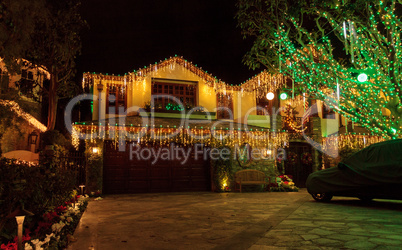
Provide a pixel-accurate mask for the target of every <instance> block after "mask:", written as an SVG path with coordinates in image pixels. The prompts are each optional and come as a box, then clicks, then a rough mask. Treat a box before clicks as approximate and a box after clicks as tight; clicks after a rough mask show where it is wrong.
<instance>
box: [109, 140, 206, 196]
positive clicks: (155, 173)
mask: <svg viewBox="0 0 402 250" xmlns="http://www.w3.org/2000/svg"><path fill="white" fill-rule="evenodd" d="M105 144H110V142H105ZM104 148H105V149H106V150H105V153H104V168H103V169H104V172H103V173H104V177H103V178H104V192H105V193H142V192H178V191H206V190H210V187H211V186H210V176H209V171H210V169H209V168H210V166H209V161H204V159H203V157H201V156H200V155H198V160H195V159H191V158H190V159H188V161H187V162H186V164H183V165H182V164H181V161H180V160H158V161H154V159H153V158H150V159H148V160H140V159H136V158H135V157H134V158H132V159H130V155H129V150H127V151H126V152H119V151H118V148H114V147H110V146H109V147H108V145H105V147H104ZM156 150H157V149H156ZM185 150H187V148H186V149H185ZM186 152H187V151H186Z"/></svg>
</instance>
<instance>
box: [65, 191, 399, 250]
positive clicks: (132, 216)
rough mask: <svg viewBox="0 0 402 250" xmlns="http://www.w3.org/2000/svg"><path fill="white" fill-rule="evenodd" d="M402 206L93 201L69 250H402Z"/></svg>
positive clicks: (248, 199) (205, 198) (223, 196)
mask: <svg viewBox="0 0 402 250" xmlns="http://www.w3.org/2000/svg"><path fill="white" fill-rule="evenodd" d="M401 212H402V203H400V202H398V201H396V202H395V201H374V202H373V203H371V204H364V203H362V202H360V201H359V200H356V199H351V198H334V200H333V202H331V203H328V204H323V203H318V202H314V201H312V199H311V197H310V196H309V195H308V194H307V192H306V191H305V190H303V189H301V190H300V191H299V192H295V193H277V192H263V193H163V194H133V195H110V196H106V197H105V198H104V199H103V200H100V201H91V202H90V203H89V205H88V208H87V210H86V212H85V213H84V215H83V217H82V219H81V222H80V223H79V225H78V228H77V230H76V232H75V234H74V237H75V238H76V239H77V241H76V242H73V243H71V245H70V247H69V249H86V250H87V249H214V248H215V249H272V247H274V248H275V249H276V248H283V249H301V248H302V249H305V248H307V249H332V248H333V249H339V248H350V249H370V248H373V249H374V248H378V247H380V248H381V247H384V249H385V248H386V249H390V248H391V249H392V248H393V247H395V249H399V247H400V246H402V236H401V235H402V213H401Z"/></svg>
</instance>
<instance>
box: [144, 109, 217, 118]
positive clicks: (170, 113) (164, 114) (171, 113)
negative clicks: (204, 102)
mask: <svg viewBox="0 0 402 250" xmlns="http://www.w3.org/2000/svg"><path fill="white" fill-rule="evenodd" d="M140 116H148V117H159V118H179V119H186V118H188V119H195V120H208V119H210V120H215V119H216V112H192V113H191V114H189V115H188V114H187V111H184V112H180V111H176V110H158V109H157V110H155V111H153V112H151V111H150V110H146V111H145V112H144V111H143V112H140Z"/></svg>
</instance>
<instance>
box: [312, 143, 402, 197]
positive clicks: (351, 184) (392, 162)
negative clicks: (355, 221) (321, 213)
mask: <svg viewBox="0 0 402 250" xmlns="http://www.w3.org/2000/svg"><path fill="white" fill-rule="evenodd" d="M306 187H307V191H308V192H309V193H310V194H311V195H312V196H313V198H314V199H315V200H316V201H330V200H331V199H332V197H333V196H349V197H358V198H360V199H362V200H371V199H374V198H377V199H402V139H398V140H389V141H385V142H380V143H376V144H372V145H370V146H368V147H366V148H364V149H362V150H360V151H358V152H356V153H354V154H353V155H351V156H350V157H348V158H347V159H346V160H344V161H342V162H340V163H339V164H338V165H337V166H336V167H332V168H329V169H324V170H320V171H317V172H314V173H311V174H310V175H309V176H308V178H307V181H306Z"/></svg>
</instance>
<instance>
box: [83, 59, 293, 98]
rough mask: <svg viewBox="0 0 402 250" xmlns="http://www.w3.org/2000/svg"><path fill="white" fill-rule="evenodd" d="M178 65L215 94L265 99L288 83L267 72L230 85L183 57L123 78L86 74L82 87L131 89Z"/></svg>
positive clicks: (128, 74)
mask: <svg viewBox="0 0 402 250" xmlns="http://www.w3.org/2000/svg"><path fill="white" fill-rule="evenodd" d="M176 65H180V66H182V67H184V68H186V69H187V70H189V71H190V72H192V73H194V74H195V75H197V76H198V77H200V78H201V79H203V80H204V81H205V83H206V85H207V86H208V87H210V88H211V89H212V90H214V91H215V92H217V91H221V92H226V91H241V93H244V92H253V91H255V93H256V96H257V98H258V97H264V96H265V95H266V93H268V92H275V91H276V90H277V89H280V88H281V87H283V86H284V84H285V82H286V78H285V77H284V76H283V75H281V74H270V73H268V72H266V71H263V72H261V73H260V74H258V75H256V76H254V77H253V78H250V79H249V80H248V81H246V82H244V83H242V84H241V85H233V84H231V85H229V84H227V83H225V82H223V81H221V80H220V79H218V78H217V77H214V76H212V75H211V74H209V73H208V72H207V71H204V70H203V69H202V68H200V67H198V66H197V65H194V64H193V63H191V62H189V61H187V60H185V59H183V57H179V56H174V57H170V58H169V59H165V60H164V61H160V62H159V63H155V64H153V65H152V64H151V65H149V66H144V67H143V68H140V69H138V70H135V71H133V72H129V73H126V74H124V75H123V76H120V75H117V76H116V75H109V74H101V73H100V74H97V73H95V72H93V73H90V72H86V73H84V75H83V80H82V87H83V88H84V89H89V88H90V87H91V86H94V84H95V81H102V83H103V84H105V83H106V84H107V85H110V86H113V85H119V86H122V85H124V87H128V88H131V87H132V86H136V85H139V84H143V83H144V80H145V77H147V76H149V75H151V74H153V73H155V72H157V71H159V70H174V69H175V67H176Z"/></svg>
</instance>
